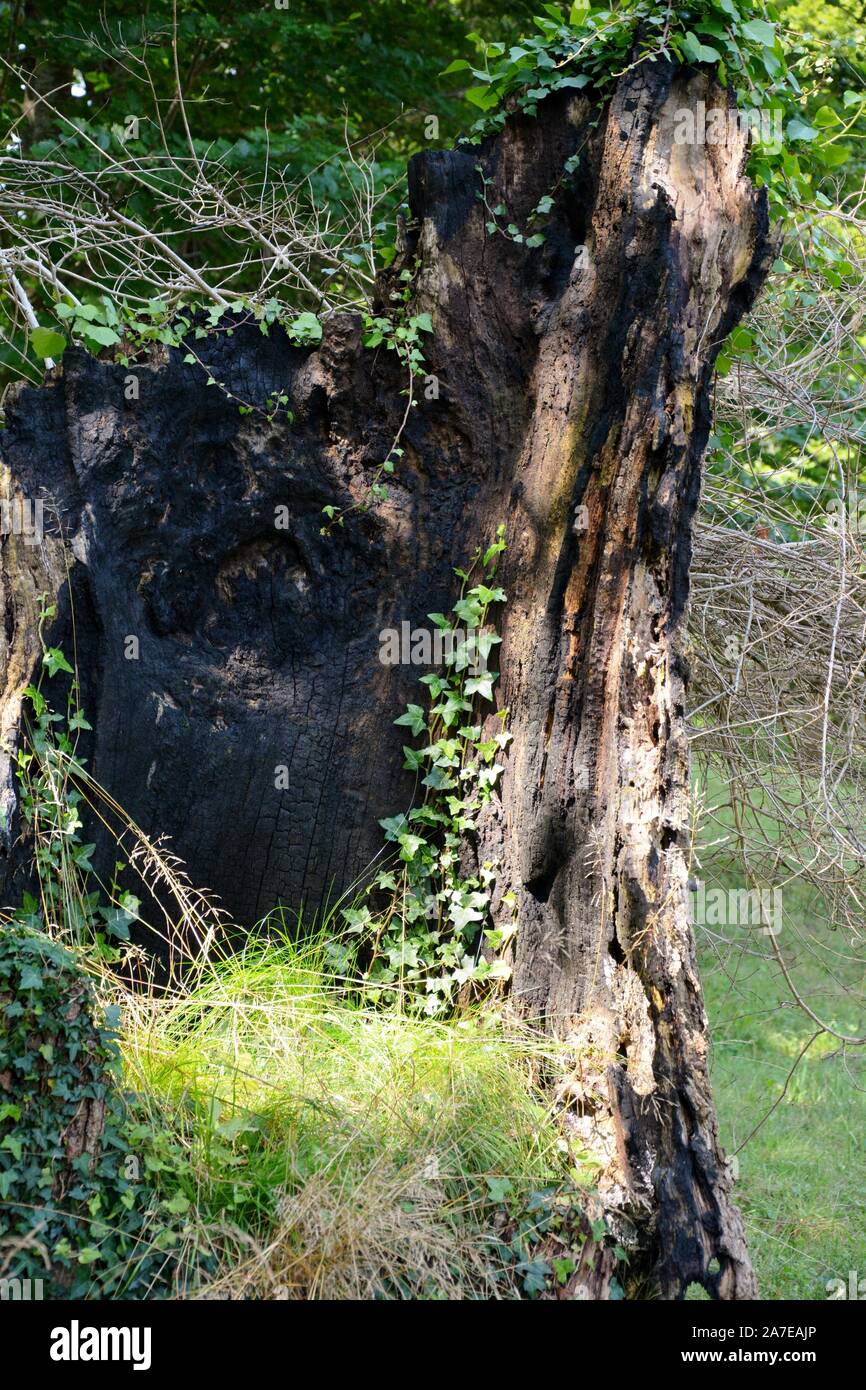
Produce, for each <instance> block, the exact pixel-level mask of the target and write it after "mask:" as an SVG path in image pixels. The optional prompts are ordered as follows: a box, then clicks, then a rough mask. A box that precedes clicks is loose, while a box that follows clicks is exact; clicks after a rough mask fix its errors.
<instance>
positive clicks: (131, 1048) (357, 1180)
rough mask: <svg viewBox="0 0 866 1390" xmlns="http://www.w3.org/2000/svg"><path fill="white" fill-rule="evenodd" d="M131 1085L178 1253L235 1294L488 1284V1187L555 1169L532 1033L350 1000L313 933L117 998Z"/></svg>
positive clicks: (488, 1288) (454, 1288)
mask: <svg viewBox="0 0 866 1390" xmlns="http://www.w3.org/2000/svg"><path fill="white" fill-rule="evenodd" d="M123 1047H124V1054H125V1059H126V1072H127V1077H128V1080H129V1083H130V1085H131V1087H133V1088H134V1089H135V1090H136V1091H137V1092H138V1093H139V1095H143V1096H146V1097H147V1098H148V1102H149V1104H150V1105H151V1106H152V1107H153V1111H154V1115H155V1116H156V1117H158V1119H159V1123H160V1124H161V1125H163V1126H164V1127H166V1128H167V1130H168V1133H169V1135H170V1138H171V1142H172V1145H173V1147H174V1149H175V1151H178V1150H179V1151H180V1152H181V1153H182V1155H183V1162H182V1163H181V1164H180V1165H179V1166H176V1167H175V1169H174V1175H173V1178H172V1181H174V1182H177V1181H178V1174H179V1178H180V1180H179V1184H178V1186H179V1191H178V1192H177V1193H176V1196H179V1197H180V1201H181V1205H182V1204H183V1202H184V1201H186V1202H188V1203H189V1220H190V1231H189V1246H190V1250H189V1254H190V1257H191V1256H192V1254H193V1253H194V1252H196V1251H197V1252H198V1253H199V1254H201V1252H202V1251H203V1250H204V1251H205V1253H208V1252H209V1253H210V1261H209V1274H208V1277H207V1281H206V1282H207V1284H208V1286H209V1288H210V1290H211V1291H212V1292H220V1293H230V1294H231V1295H233V1296H240V1297H274V1296H275V1295H276V1296H286V1297H298V1298H316V1297H326V1298H328V1297H336V1298H346V1297H360V1298H363V1297H367V1298H369V1297H374V1296H377V1295H378V1296H383V1295H384V1296H389V1297H405V1296H414V1297H419V1296H420V1297H427V1298H436V1297H440V1298H442V1297H447V1298H466V1297H474V1296H479V1295H484V1296H490V1295H495V1294H496V1293H497V1292H499V1291H500V1290H501V1291H502V1292H505V1286H506V1284H507V1281H508V1277H509V1271H508V1270H507V1269H506V1268H505V1267H504V1266H503V1259H502V1252H501V1249H500V1247H499V1243H498V1241H497V1240H496V1239H495V1235H494V1218H495V1213H496V1211H497V1209H499V1210H501V1204H502V1200H503V1196H504V1195H506V1194H508V1195H509V1197H514V1198H517V1197H520V1196H521V1195H528V1194H530V1193H531V1192H533V1191H538V1190H539V1189H541V1188H543V1187H544V1186H545V1185H546V1184H548V1183H550V1182H556V1181H558V1180H561V1178H562V1175H563V1174H562V1170H563V1160H562V1155H561V1153H560V1151H559V1148H558V1147H557V1132H556V1129H555V1127H554V1126H553V1124H551V1123H550V1120H549V1112H548V1109H547V1107H546V1105H545V1104H544V1102H543V1100H542V1095H541V1091H540V1090H539V1089H538V1088H537V1086H536V1084H535V1082H536V1076H537V1073H538V1070H539V1068H542V1067H543V1066H544V1059H545V1055H546V1052H547V1045H546V1044H542V1043H541V1042H540V1041H539V1040H537V1039H529V1038H524V1037H508V1036H506V1034H505V1033H504V1032H503V1029H502V1027H501V1026H500V1025H499V1023H498V1022H497V1021H496V1020H495V1019H488V1020H482V1019H481V1018H478V1019H475V1020H472V1019H470V1020H464V1021H463V1022H454V1023H447V1024H445V1023H438V1022H435V1021H431V1020H429V1019H423V1020H420V1019H412V1018H409V1017H405V1016H402V1015H401V1014H400V1013H398V1012H394V1011H392V1012H388V1011H387V1010H378V1011H376V1010H373V1009H369V1008H368V1009H365V1008H363V1007H362V1006H361V1004H360V1003H357V1004H353V1003H352V1002H351V1001H350V1000H347V997H346V994H345V992H344V991H341V990H340V989H338V988H337V987H336V986H334V985H333V984H332V983H330V982H329V976H328V970H327V966H326V963H325V957H324V953H323V951H322V948H321V945H320V944H319V943H317V942H316V941H315V940H313V941H312V942H308V943H307V944H305V945H303V946H298V945H292V944H291V943H290V942H289V941H288V940H286V939H278V940H272V941H270V942H269V943H268V944H267V945H263V944H262V943H258V944H256V945H255V946H250V947H249V948H248V949H247V950H246V951H245V952H244V953H242V954H241V955H239V956H237V957H235V958H233V959H232V960H230V961H227V962H223V963H221V964H219V965H218V966H217V967H215V968H214V969H213V970H212V971H208V972H206V973H205V975H204V977H203V979H202V981H201V983H200V984H199V985H198V987H197V988H195V989H193V990H192V991H191V992H190V993H188V994H186V995H183V996H181V997H179V998H177V999H176V1000H175V1001H174V1002H162V1003H160V1002H158V1001H155V1000H153V999H149V1000H141V1001H140V1002H139V1003H138V1005H136V1002H135V1001H134V1000H129V1001H128V1003H127V1014H126V1019H125V1024H124V1043H123Z"/></svg>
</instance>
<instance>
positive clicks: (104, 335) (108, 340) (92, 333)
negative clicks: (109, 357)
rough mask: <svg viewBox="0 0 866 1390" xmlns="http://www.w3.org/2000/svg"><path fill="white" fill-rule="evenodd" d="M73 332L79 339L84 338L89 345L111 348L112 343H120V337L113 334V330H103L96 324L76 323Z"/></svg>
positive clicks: (100, 325)
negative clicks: (96, 344) (95, 344)
mask: <svg viewBox="0 0 866 1390" xmlns="http://www.w3.org/2000/svg"><path fill="white" fill-rule="evenodd" d="M75 332H76V333H77V334H78V336H79V337H80V338H86V339H87V341H88V342H90V343H98V344H99V346H100V347H111V346H112V345H113V344H114V343H119V342H120V335H119V334H118V333H115V331H114V329H113V328H104V327H103V326H102V324H98V323H79V322H78V321H76V324H75Z"/></svg>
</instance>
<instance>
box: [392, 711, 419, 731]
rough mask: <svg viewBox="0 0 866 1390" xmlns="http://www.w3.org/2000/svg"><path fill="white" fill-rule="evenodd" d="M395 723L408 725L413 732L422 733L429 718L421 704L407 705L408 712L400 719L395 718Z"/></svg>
mask: <svg viewBox="0 0 866 1390" xmlns="http://www.w3.org/2000/svg"><path fill="white" fill-rule="evenodd" d="M394 723H395V724H405V725H407V727H408V728H410V729H411V730H412V732H413V734H420V733H421V732H422V731H423V730H424V729H425V728H426V726H427V720H426V718H425V715H424V711H423V709H422V708H421V706H420V705H407V706H406V713H405V714H401V715H400V718H399V719H395V720H394Z"/></svg>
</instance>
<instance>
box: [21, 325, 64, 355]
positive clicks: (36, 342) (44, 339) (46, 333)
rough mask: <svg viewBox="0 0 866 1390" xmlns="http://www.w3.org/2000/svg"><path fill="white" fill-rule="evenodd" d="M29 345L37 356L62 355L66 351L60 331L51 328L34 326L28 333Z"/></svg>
mask: <svg viewBox="0 0 866 1390" xmlns="http://www.w3.org/2000/svg"><path fill="white" fill-rule="evenodd" d="M30 345H31V347H32V348H33V351H34V352H35V353H36V356H37V357H41V358H42V359H43V360H44V359H45V358H46V357H62V355H63V353H64V352H65V351H66V339H65V338H64V336H63V334H62V333H55V332H54V330H53V329H52V328H34V329H33V332H32V333H31V334H30Z"/></svg>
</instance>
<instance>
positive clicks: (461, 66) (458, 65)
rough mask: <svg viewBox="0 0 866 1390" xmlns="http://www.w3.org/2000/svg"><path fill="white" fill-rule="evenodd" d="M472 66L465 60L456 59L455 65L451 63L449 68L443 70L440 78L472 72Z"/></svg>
mask: <svg viewBox="0 0 866 1390" xmlns="http://www.w3.org/2000/svg"><path fill="white" fill-rule="evenodd" d="M471 69H472V64H471V63H467V61H466V59H465V58H455V59H454V62H453V63H449V64H448V66H447V68H443V69H442V71H441V72H440V74H439V76H440V77H448V76H449V75H450V74H451V73H452V72H470V71H471Z"/></svg>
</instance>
